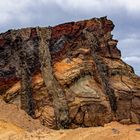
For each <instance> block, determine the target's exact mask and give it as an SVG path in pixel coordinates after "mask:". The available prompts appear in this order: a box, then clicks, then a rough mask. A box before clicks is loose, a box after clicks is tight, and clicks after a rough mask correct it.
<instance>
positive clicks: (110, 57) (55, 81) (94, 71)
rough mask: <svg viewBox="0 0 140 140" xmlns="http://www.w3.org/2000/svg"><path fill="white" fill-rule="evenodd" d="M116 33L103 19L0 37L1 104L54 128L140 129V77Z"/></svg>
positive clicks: (34, 29) (106, 20)
mask: <svg viewBox="0 0 140 140" xmlns="http://www.w3.org/2000/svg"><path fill="white" fill-rule="evenodd" d="M113 28H114V24H113V22H112V21H111V20H108V19H107V18H106V17H102V18H93V19H90V20H84V21H78V22H70V23H65V24H61V25H57V26H54V27H46V28H39V27H36V28H24V29H19V30H9V31H7V32H6V33H2V34H0V95H1V98H2V99H4V100H5V101H6V102H7V103H13V104H17V105H19V106H21V108H23V109H24V110H26V112H27V113H28V114H30V115H31V116H33V117H34V118H38V119H40V121H41V122H42V124H43V125H45V126H47V127H51V128H55V127H56V125H58V124H57V123H56V122H57V120H62V121H61V125H62V126H63V127H65V124H67V126H66V127H68V128H75V127H79V126H82V127H89V126H99V125H104V124H105V123H108V122H111V121H113V120H117V121H120V122H122V123H127V124H128V123H140V103H139V101H140V77H138V76H137V75H135V73H134V70H133V68H132V67H131V66H129V65H128V64H126V63H125V62H123V61H122V60H121V53H120V51H119V50H118V49H117V47H116V45H117V42H118V41H117V40H114V39H113V36H112V34H111V31H112V30H113ZM43 49H44V50H43ZM43 55H44V57H43ZM27 93H28V94H27ZM20 98H21V99H20ZM55 99H56V100H55ZM24 103H26V104H24ZM57 107H58V109H56V108H57ZM59 107H60V108H59ZM56 110H57V111H56ZM57 113H58V114H59V117H58V116H56V114H57ZM61 115H62V116H61ZM63 120H65V121H66V120H67V121H66V122H65V121H64V122H63ZM60 127H61V126H60Z"/></svg>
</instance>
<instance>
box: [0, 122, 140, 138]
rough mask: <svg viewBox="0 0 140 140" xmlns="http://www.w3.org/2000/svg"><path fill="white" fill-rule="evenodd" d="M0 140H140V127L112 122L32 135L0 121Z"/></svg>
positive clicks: (40, 131) (44, 131)
mask: <svg viewBox="0 0 140 140" xmlns="http://www.w3.org/2000/svg"><path fill="white" fill-rule="evenodd" d="M0 140H140V125H130V126H128V125H122V124H119V123H117V122H112V123H110V124H107V125H106V126H105V127H96V128H78V129H75V130H60V131H54V130H37V131H34V132H32V133H30V132H27V131H25V130H23V129H21V128H19V127H17V126H14V125H12V124H10V123H6V122H3V121H0Z"/></svg>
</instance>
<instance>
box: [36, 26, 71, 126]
mask: <svg viewBox="0 0 140 140" xmlns="http://www.w3.org/2000/svg"><path fill="white" fill-rule="evenodd" d="M37 33H38V36H39V37H40V41H39V59H40V63H41V73H42V77H43V80H44V82H45V85H46V88H47V92H48V94H49V95H50V96H52V98H53V106H54V112H55V118H56V125H57V127H58V128H68V125H69V123H70V119H69V109H68V104H67V101H66V98H65V93H64V91H63V89H62V87H61V86H60V85H59V83H58V81H57V80H56V78H55V77H54V74H53V70H52V65H51V61H52V59H51V55H50V50H49V45H50V44H49V41H50V38H51V30H50V29H49V28H37Z"/></svg>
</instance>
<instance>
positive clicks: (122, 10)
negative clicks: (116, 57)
mask: <svg viewBox="0 0 140 140" xmlns="http://www.w3.org/2000/svg"><path fill="white" fill-rule="evenodd" d="M102 16H107V17H108V18H109V19H111V20H112V21H113V23H114V24H115V28H114V31H113V33H112V34H113V38H114V39H117V40H119V42H118V48H119V49H120V50H121V52H122V59H123V60H124V61H125V62H126V63H128V64H129V65H131V66H133V67H134V70H135V72H136V74H138V75H140V0H0V32H5V31H7V30H8V29H18V28H22V27H34V26H54V25H57V24H60V23H63V22H70V21H78V20H83V19H90V18H93V17H102Z"/></svg>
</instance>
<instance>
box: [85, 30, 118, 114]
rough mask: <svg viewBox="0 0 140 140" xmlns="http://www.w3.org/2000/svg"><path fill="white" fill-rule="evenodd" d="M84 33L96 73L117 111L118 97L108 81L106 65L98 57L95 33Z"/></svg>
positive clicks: (112, 107) (111, 104) (114, 109)
mask: <svg viewBox="0 0 140 140" xmlns="http://www.w3.org/2000/svg"><path fill="white" fill-rule="evenodd" d="M83 33H84V34H85V37H86V38H87V40H88V43H89V45H90V48H91V50H92V52H91V53H92V57H93V59H94V61H95V64H96V68H97V69H96V72H97V74H98V76H99V79H100V81H101V85H102V87H103V90H104V93H105V95H107V97H108V98H109V102H110V106H111V109H112V111H114V112H115V111H116V110H117V105H116V96H115V93H114V90H113V89H112V88H111V87H110V85H109V82H108V79H107V77H108V76H107V68H106V65H105V64H104V63H103V62H102V60H101V58H100V57H99V56H98V54H97V53H96V49H97V48H98V39H97V38H96V36H95V35H94V34H93V33H90V32H89V31H87V30H83Z"/></svg>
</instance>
